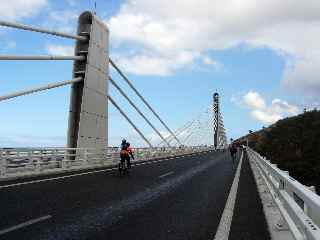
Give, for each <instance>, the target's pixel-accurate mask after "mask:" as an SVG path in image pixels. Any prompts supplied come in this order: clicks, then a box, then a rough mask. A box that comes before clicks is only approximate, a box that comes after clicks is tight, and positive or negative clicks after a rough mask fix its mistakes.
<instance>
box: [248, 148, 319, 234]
mask: <svg viewBox="0 0 320 240" xmlns="http://www.w3.org/2000/svg"><path fill="white" fill-rule="evenodd" d="M246 149H247V153H248V157H249V159H250V160H252V161H253V162H254V163H255V164H256V166H257V167H258V170H259V172H260V174H261V176H262V178H263V179H264V181H265V183H266V185H267V187H268V189H269V191H270V193H271V195H272V198H273V200H274V202H275V203H276V205H277V207H278V208H279V210H280V212H281V215H282V217H283V219H284V220H285V221H286V223H287V224H288V226H289V229H290V231H291V232H292V234H293V236H294V238H295V239H299V240H300V239H307V240H320V229H319V227H320V196H319V195H317V194H316V193H314V192H313V191H311V190H310V189H309V188H308V187H306V186H304V185H302V184H301V183H299V182H298V181H297V180H295V179H294V178H292V177H290V176H289V173H288V172H287V171H282V170H280V169H279V168H277V165H275V164H272V163H271V162H270V161H268V160H266V159H265V158H264V157H262V156H261V155H259V154H258V153H257V152H255V151H254V150H252V149H250V148H248V147H247V148H246Z"/></svg>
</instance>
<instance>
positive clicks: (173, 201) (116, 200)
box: [0, 152, 268, 240]
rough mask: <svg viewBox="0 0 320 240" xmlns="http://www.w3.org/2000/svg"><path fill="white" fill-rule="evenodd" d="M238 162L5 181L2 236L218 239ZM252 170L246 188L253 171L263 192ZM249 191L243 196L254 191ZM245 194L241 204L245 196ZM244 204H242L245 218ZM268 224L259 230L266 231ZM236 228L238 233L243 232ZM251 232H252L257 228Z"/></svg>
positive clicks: (154, 164)
mask: <svg viewBox="0 0 320 240" xmlns="http://www.w3.org/2000/svg"><path fill="white" fill-rule="evenodd" d="M238 162H239V161H238V160H237V161H236V162H235V163H233V162H232V161H231V159H230V157H229V155H228V154H227V153H222V152H209V153H202V154H197V155H192V156H184V157H179V158H174V159H162V160H155V161H149V162H142V163H135V165H134V166H133V169H132V171H131V172H130V174H129V175H128V176H119V175H118V173H117V171H116V170H115V169H105V170H103V171H99V172H89V173H86V174H83V175H78V176H69V177H67V178H63V176H58V177H55V178H54V179H35V180H34V181H31V180H29V181H28V182H23V184H22V185H21V182H17V181H16V182H10V183H1V185H0V199H1V204H0V212H1V216H5V217H1V218H0V238H1V239H108V240H113V239H130V240H135V239H139V240H144V239H148V240H153V239H159V240H162V239H163V240H164V239H170V240H175V239H192V240H197V239H199V240H200V239H206V240H207V239H213V238H214V236H215V233H216V231H217V228H218V225H219V222H220V218H221V215H222V213H223V210H224V207H225V205H226V201H227V198H228V195H229V191H230V188H231V185H232V182H233V180H234V176H235V172H236V169H237V164H238ZM246 169H248V166H247V167H246ZM243 170H244V169H243ZM246 171H247V170H246ZM242 172H243V171H242ZM247 172H248V171H247ZM249 174H250V172H249ZM247 175H248V174H245V176H241V177H240V188H241V186H242V185H241V179H242V178H243V177H245V179H249V180H250V181H251V182H250V181H248V180H245V183H246V184H251V185H250V186H251V187H250V188H248V189H249V190H250V189H251V190H252V189H253V191H255V190H254V187H255V186H254V183H253V181H252V176H251V178H250V176H249V175H248V176H247ZM39 180H40V181H39ZM252 184H253V185H252ZM242 188H244V187H243V186H242ZM248 189H244V190H243V191H244V192H246V191H248ZM242 195H243V196H242V197H241V199H245V198H246V197H248V193H244V194H242ZM255 197H256V198H257V196H255ZM241 199H237V202H238V203H239V202H244V200H241ZM252 201H255V200H252ZM258 202H259V201H258ZM252 204H253V205H254V204H259V203H252ZM238 205H239V204H238ZM242 205H243V204H242ZM253 205H251V207H252V206H253ZM260 205H261V204H260ZM242 208H243V207H241V206H240V207H239V206H238V207H237V206H236V207H235V209H236V210H235V211H236V214H235V215H236V216H238V215H239V217H240V218H241V215H242V214H241V211H243V209H242ZM241 209H242V210H241ZM239 211H240V213H239ZM244 211H245V209H244ZM261 211H262V210H261V207H260V208H259V207H258V210H257V212H256V213H253V216H251V217H257V216H258V215H259V214H260V215H263V214H261ZM239 217H236V219H233V222H237V221H238V220H237V219H238V218H239ZM258 218H259V217H258ZM260 218H261V216H260ZM262 218H263V217H262ZM263 219H264V218H263ZM240 224H241V221H240ZM261 224H262V225H263V224H265V222H263V220H262V222H261ZM264 228H266V227H265V225H263V226H261V227H260V229H262V231H260V232H258V234H265V233H264V231H265V230H264ZM232 229H234V230H233V231H234V232H233V233H231V235H230V236H231V237H232V236H237V231H241V232H242V230H239V229H237V227H234V226H232V227H231V230H232ZM258 229H259V227H258ZM250 231H251V230H250ZM250 231H245V232H246V235H245V236H247V237H248V236H250V234H253V235H254V234H256V233H250ZM248 232H249V233H248ZM247 239H250V238H247ZM251 239H254V238H251ZM259 239H260V238H259ZM261 239H268V238H261Z"/></svg>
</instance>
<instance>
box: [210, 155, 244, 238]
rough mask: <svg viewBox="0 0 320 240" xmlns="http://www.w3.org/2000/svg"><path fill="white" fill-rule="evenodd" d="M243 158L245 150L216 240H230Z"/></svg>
mask: <svg viewBox="0 0 320 240" xmlns="http://www.w3.org/2000/svg"><path fill="white" fill-rule="evenodd" d="M242 158H243V152H242V154H241V158H240V162H239V165H238V168H237V172H236V174H235V176H234V179H233V183H232V186H231V190H230V192H229V196H228V200H227V203H226V206H225V208H224V210H223V213H222V217H221V219H220V223H219V226H218V230H217V232H216V235H215V237H214V240H228V238H229V233H230V228H231V222H232V217H233V209H234V204H235V201H236V197H237V191H238V185H239V179H240V172H241V166H242Z"/></svg>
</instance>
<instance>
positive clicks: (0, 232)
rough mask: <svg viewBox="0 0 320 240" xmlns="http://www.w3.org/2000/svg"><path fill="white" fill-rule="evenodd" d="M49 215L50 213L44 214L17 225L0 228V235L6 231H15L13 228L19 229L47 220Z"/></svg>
mask: <svg viewBox="0 0 320 240" xmlns="http://www.w3.org/2000/svg"><path fill="white" fill-rule="evenodd" d="M51 217H52V216H51V215H46V216H43V217H40V218H36V219H32V220H29V221H26V222H24V223H20V224H18V225H15V226H13V227H9V228H6V229H3V230H1V231H0V235H3V234H6V233H8V232H12V231H15V230H17V229H20V228H24V227H27V226H30V225H32V224H35V223H38V222H41V221H44V220H47V219H49V218H51Z"/></svg>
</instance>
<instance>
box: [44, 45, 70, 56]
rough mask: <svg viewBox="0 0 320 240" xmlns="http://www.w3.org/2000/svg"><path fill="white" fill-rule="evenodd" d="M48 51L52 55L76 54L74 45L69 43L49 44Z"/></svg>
mask: <svg viewBox="0 0 320 240" xmlns="http://www.w3.org/2000/svg"><path fill="white" fill-rule="evenodd" d="M47 52H48V53H49V54H50V55H61V56H72V55H74V47H73V46H68V45H52V44H50V45H48V46H47Z"/></svg>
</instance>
